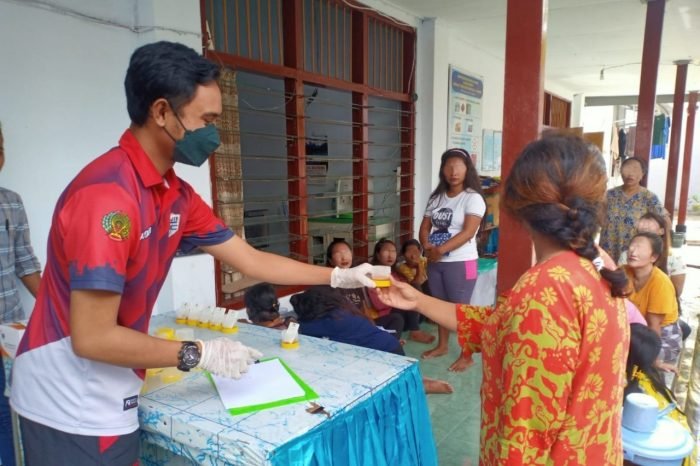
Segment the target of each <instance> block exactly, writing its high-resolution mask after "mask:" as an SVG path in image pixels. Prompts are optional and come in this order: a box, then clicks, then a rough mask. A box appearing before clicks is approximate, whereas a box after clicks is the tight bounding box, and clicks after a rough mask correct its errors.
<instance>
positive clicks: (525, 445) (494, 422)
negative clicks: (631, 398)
mask: <svg viewBox="0 0 700 466" xmlns="http://www.w3.org/2000/svg"><path fill="white" fill-rule="evenodd" d="M606 181H607V175H606V171H605V163H604V161H603V158H602V157H601V155H600V152H599V151H598V150H597V149H596V148H595V147H593V146H592V145H590V144H587V143H585V142H584V141H583V140H581V139H580V138H576V137H574V136H568V135H560V134H547V135H545V136H544V137H543V138H542V139H540V140H538V141H535V142H533V143H531V144H529V145H528V146H527V147H526V148H525V149H524V150H523V152H522V153H521V154H520V156H519V157H518V160H517V161H516V162H515V164H514V166H513V169H512V171H511V174H510V176H509V177H508V179H507V181H506V184H505V194H504V201H503V206H504V208H505V209H506V210H507V211H508V212H509V213H510V215H513V216H514V217H516V218H518V219H520V220H521V221H522V222H523V224H524V225H525V227H526V229H527V231H528V232H529V233H530V236H531V237H532V241H533V244H534V247H535V254H536V258H537V263H536V264H535V265H533V266H532V267H531V268H530V269H529V270H528V271H527V272H525V274H523V275H522V276H521V277H520V279H519V280H518V282H517V283H516V284H515V286H514V287H513V288H512V289H511V290H510V291H509V292H507V293H506V294H504V295H502V296H501V297H500V298H499V300H498V303H497V304H496V307H495V308H492V307H480V306H472V305H467V304H458V305H457V306H456V308H455V305H454V304H450V303H447V302H444V301H440V300H438V299H435V298H431V297H429V296H426V295H424V294H422V293H420V292H419V291H418V290H416V289H415V288H413V287H412V286H410V285H408V284H404V283H399V282H394V283H393V286H392V287H390V288H388V289H384V290H380V296H381V299H383V300H384V301H385V302H386V303H387V304H390V305H391V306H393V307H395V308H401V309H415V310H418V311H419V312H421V313H422V314H424V315H426V316H427V317H429V318H431V319H433V320H435V321H438V323H440V324H442V325H445V326H446V327H448V328H450V329H452V330H456V331H457V334H458V336H459V342H460V344H461V345H462V347H464V348H467V349H469V350H471V351H473V352H479V351H480V352H481V353H482V362H483V381H482V385H481V402H482V404H481V448H480V464H482V465H509V466H516V465H522V464H552V465H608V464H613V465H621V464H622V461H623V456H622V438H621V407H622V394H623V390H624V384H625V359H626V356H627V351H628V345H629V325H628V323H627V316H626V311H625V306H624V303H623V300H622V299H620V298H619V297H620V296H623V295H624V294H625V292H626V290H627V279H626V277H625V275H624V272H623V271H621V270H615V271H613V270H609V269H607V268H604V266H603V261H602V259H601V258H600V257H599V253H598V249H597V247H596V245H595V243H594V236H595V234H596V233H597V231H598V229H599V227H600V219H601V216H602V215H603V210H604V208H605V189H606ZM505 260H507V257H503V258H502V259H501V261H505Z"/></svg>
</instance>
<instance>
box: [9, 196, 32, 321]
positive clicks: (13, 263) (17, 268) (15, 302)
mask: <svg viewBox="0 0 700 466" xmlns="http://www.w3.org/2000/svg"><path fill="white" fill-rule="evenodd" d="M40 271H41V265H40V264H39V260H38V259H37V258H36V256H35V255H34V250H33V249H32V245H31V243H30V241H29V224H28V223H27V214H26V213H25V211H24V205H23V204H22V199H21V198H20V197H19V195H18V194H17V193H15V192H13V191H10V190H8V189H5V188H1V187H0V323H4V322H13V321H16V320H19V319H23V318H24V311H23V310H22V303H21V302H20V300H19V292H18V290H17V278H22V277H24V276H26V275H30V274H33V273H36V272H40Z"/></svg>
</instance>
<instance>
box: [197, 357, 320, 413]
mask: <svg viewBox="0 0 700 466" xmlns="http://www.w3.org/2000/svg"><path fill="white" fill-rule="evenodd" d="M274 359H277V360H279V362H280V364H281V365H282V367H284V368H285V370H286V371H287V372H288V373H289V375H290V376H291V377H292V379H294V381H295V382H296V383H297V384H299V387H300V388H301V389H302V390H303V391H304V394H303V395H301V396H295V397H291V398H283V399H280V400H276V401H271V402H269V403H261V404H255V405H248V406H241V407H237V408H231V409H229V410H227V411H228V412H229V413H230V414H231V415H233V416H237V415H239V414H247V413H254V412H256V411H262V410H264V409H270V408H277V407H278V406H284V405H289V404H292V403H299V402H301V401H307V400H315V399H316V398H318V394H317V393H316V392H315V391H314V390H313V388H311V387H310V386H309V385H308V384H307V383H306V382H304V381H303V380H302V379H301V377H299V376H298V375H297V374H296V373H295V372H294V371H293V370H291V369H290V368H289V366H288V365H287V364H286V363H285V362H284V361H283V360H282V359H280V358H266V359H261V360H260V362H264V361H272V360H274ZM206 374H207V377H208V378H209V381H210V382H211V384H212V385H213V386H214V389H217V387H216V383H214V380H213V379H212V377H211V374H210V373H209V372H206Z"/></svg>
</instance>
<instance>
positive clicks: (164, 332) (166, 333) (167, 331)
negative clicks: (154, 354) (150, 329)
mask: <svg viewBox="0 0 700 466" xmlns="http://www.w3.org/2000/svg"><path fill="white" fill-rule="evenodd" d="M156 336H157V337H158V338H165V339H166V340H174V339H175V329H174V328H171V327H159V328H158V329H157V330H156Z"/></svg>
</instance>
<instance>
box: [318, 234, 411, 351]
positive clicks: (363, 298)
mask: <svg viewBox="0 0 700 466" xmlns="http://www.w3.org/2000/svg"><path fill="white" fill-rule="evenodd" d="M326 261H327V263H328V266H330V267H340V268H341V269H348V268H350V267H352V263H353V257H352V248H351V247H350V244H348V242H347V241H345V240H344V239H341V238H337V239H335V240H333V242H331V244H329V245H328V249H327V250H326ZM339 291H340V292H341V293H342V294H343V296H345V297H346V298H347V299H348V300H349V301H350V302H351V303H352V304H353V305H354V306H355V307H357V308H358V309H359V310H360V311H362V312H363V313H364V314H365V315H366V316H367V317H369V318H370V319H372V321H373V322H374V323H375V324H377V325H380V326H381V327H382V328H383V329H385V330H387V331H388V332H389V333H392V334H393V335H394V337H396V339H397V340H400V339H401V333H402V332H403V329H404V318H403V315H401V314H400V313H397V312H394V313H392V312H391V308H387V309H382V312H379V311H377V310H376V309H374V307H373V306H372V301H371V300H370V297H369V294H368V293H367V289H366V288H348V289H339Z"/></svg>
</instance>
